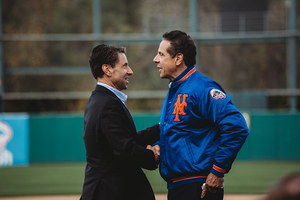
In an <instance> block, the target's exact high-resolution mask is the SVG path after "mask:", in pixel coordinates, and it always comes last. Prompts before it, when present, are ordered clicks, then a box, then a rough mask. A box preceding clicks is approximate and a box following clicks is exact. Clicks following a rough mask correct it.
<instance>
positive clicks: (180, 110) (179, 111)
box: [172, 94, 188, 122]
mask: <svg viewBox="0 0 300 200" xmlns="http://www.w3.org/2000/svg"><path fill="white" fill-rule="evenodd" d="M181 96H182V94H178V95H177V101H176V103H175V104H174V111H173V113H172V114H173V115H175V119H174V122H180V120H179V115H186V113H185V112H184V107H187V104H186V102H185V100H186V98H187V97H188V95H187V94H184V95H183V99H182V102H181V103H180V98H181Z"/></svg>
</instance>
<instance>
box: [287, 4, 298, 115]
mask: <svg viewBox="0 0 300 200" xmlns="http://www.w3.org/2000/svg"><path fill="white" fill-rule="evenodd" d="M296 9H297V5H296V0H290V4H289V33H290V35H289V38H288V63H289V67H288V69H289V70H288V73H287V74H288V89H290V90H295V89H297V71H296V65H297V64H296V63H297V57H296V49H297V47H296V37H295V36H294V32H295V31H296V12H297V10H296ZM290 111H291V112H296V111H297V96H291V97H290Z"/></svg>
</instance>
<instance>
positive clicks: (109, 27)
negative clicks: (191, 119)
mask: <svg viewBox="0 0 300 200" xmlns="http://www.w3.org/2000/svg"><path fill="white" fill-rule="evenodd" d="M226 2H227V3H234V1H233V0H201V1H199V5H198V15H199V17H200V19H201V21H200V27H201V28H200V32H202V33H207V34H211V33H212V34H215V33H218V32H220V31H222V30H220V27H219V28H217V25H216V23H215V22H216V19H217V18H218V16H219V14H220V13H221V12H222V10H223V11H224V10H225V11H226V9H227V8H226V6H225V7H224V5H226V4H225V3H226ZM243 2H244V3H245V5H247V3H248V4H249V0H243ZM251 2H252V3H251V4H249V5H251V6H248V7H247V6H246V7H245V6H244V7H243V8H240V9H244V10H243V11H245V12H254V11H255V12H262V11H261V10H259V9H260V8H261V6H256V7H255V5H253V4H264V5H263V6H262V9H265V10H263V11H264V12H267V13H268V30H267V31H283V30H286V29H287V12H288V5H287V2H288V1H286V0H263V1H251ZM232 5H234V4H232ZM189 9H190V6H189V2H188V1H186V0H174V1H167V0H110V1H105V0H102V1H101V31H102V33H104V34H128V33H130V34H135V33H139V34H157V35H160V36H161V35H162V34H163V33H164V32H166V31H170V30H173V29H180V30H183V31H186V32H189V30H190V27H189V22H188V20H189V12H190V10H189ZM255 9H257V10H255ZM297 10H298V11H299V10H300V9H299V4H298V8H297ZM237 11H239V10H233V12H237ZM298 13H299V12H298ZM298 18H299V16H298ZM2 19H3V22H2V23H3V34H86V33H93V32H94V27H93V23H94V22H93V1H92V0H59V1H58V0H52V1H49V0H26V1H24V0H2ZM298 21H299V20H298ZM298 27H299V22H298ZM224 30H225V29H224ZM237 34H240V32H237ZM262 34H263V33H262ZM113 45H118V46H125V47H126V49H127V53H126V55H127V58H128V61H129V65H130V67H131V68H132V69H133V71H134V74H133V76H132V77H131V78H130V84H129V89H128V91H156V90H163V91H167V90H168V80H161V79H160V77H159V72H158V70H157V68H156V65H155V64H154V63H153V58H154V56H155V55H156V52H157V48H158V45H159V43H154V44H143V43H139V44H137V43H134V44H117V43H116V44H113ZM94 46H95V43H94V42H86V41H85V42H83V41H55V42H54V41H50V42H49V41H48V42H47V41H5V42H4V46H3V52H4V53H3V60H4V61H3V62H4V63H3V65H4V68H5V70H8V69H16V70H18V69H22V68H30V69H40V68H43V67H44V68H49V67H51V68H60V67H70V74H60V75H59V74H51V75H50V74H49V75H48V74H43V75H32V74H31V75H24V74H7V75H5V77H4V86H5V87H4V91H5V92H6V93H13V92H16V93H23V92H72V91H75V92H78V91H85V92H89V91H92V90H93V89H94V87H95V83H96V82H95V80H94V79H93V77H92V75H91V74H72V73H71V70H73V69H74V67H86V68H89V65H88V58H89V54H90V52H91V50H92V48H93V47H94ZM286 46H287V44H286V42H284V41H272V42H264V43H262V42H259V43H222V44H198V65H199V68H198V69H199V71H200V72H201V73H203V74H204V75H206V76H208V77H210V78H212V79H214V80H216V81H217V82H219V83H220V84H221V85H222V86H223V87H224V89H225V90H226V91H250V90H266V89H284V88H287V82H288V80H287V62H288V61H287V48H286ZM297 49H298V51H297V52H298V54H297V57H298V58H299V57H300V53H299V52H300V51H299V42H298V44H297ZM299 74H300V69H299V64H298V67H297V77H298V82H297V88H299V85H300V83H299V80H300V78H299V77H300V76H299ZM86 101H87V99H43V100H38V99H33V100H19V99H18V100H16V99H15V100H5V102H4V103H5V112H52V111H55V112H59V111H62V112H65V111H70V112H74V111H75V112H82V111H83V110H84V105H85V103H86ZM298 102H299V98H298ZM299 104H300V103H298V105H299ZM161 105H162V99H157V98H153V99H151V98H150V99H130V96H129V100H128V107H129V109H130V110H133V111H139V110H143V111H158V110H160V108H161ZM298 107H299V106H298ZM288 108H289V101H288V98H287V97H269V98H268V109H288ZM298 109H299V108H298Z"/></svg>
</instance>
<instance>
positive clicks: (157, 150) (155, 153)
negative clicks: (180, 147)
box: [146, 145, 160, 164]
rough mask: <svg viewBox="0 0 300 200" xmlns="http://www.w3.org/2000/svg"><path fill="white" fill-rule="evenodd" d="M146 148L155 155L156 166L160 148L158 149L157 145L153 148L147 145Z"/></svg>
mask: <svg viewBox="0 0 300 200" xmlns="http://www.w3.org/2000/svg"><path fill="white" fill-rule="evenodd" d="M146 148H147V149H150V150H152V151H153V153H154V155H155V161H156V164H158V162H159V156H160V147H159V145H155V146H151V145H148V146H147V147H146Z"/></svg>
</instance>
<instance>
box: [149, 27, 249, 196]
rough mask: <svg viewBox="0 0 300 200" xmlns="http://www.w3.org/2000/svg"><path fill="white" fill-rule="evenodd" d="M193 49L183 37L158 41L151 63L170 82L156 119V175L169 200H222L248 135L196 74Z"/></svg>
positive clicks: (212, 85) (223, 99) (224, 98)
mask: <svg viewBox="0 0 300 200" xmlns="http://www.w3.org/2000/svg"><path fill="white" fill-rule="evenodd" d="M196 54H197V52H196V46H195V44H194V41H193V40H192V38H191V37H190V36H189V35H187V34H186V33H184V32H182V31H177V30H175V31H171V32H167V33H165V34H164V35H163V40H162V42H161V43H160V45H159V48H158V54H157V55H156V56H155V58H154V60H153V61H154V62H155V63H156V64H157V68H158V69H159V72H160V77H161V78H167V79H169V80H170V83H169V92H168V94H167V96H166V98H165V100H164V103H163V106H162V110H161V116H160V118H161V119H160V141H159V145H160V174H161V176H162V177H163V179H164V180H165V181H166V182H167V183H168V184H167V187H168V199H169V200H182V199H188V200H196V199H197V200H198V199H207V200H208V199H209V200H212V199H214V200H221V199H223V195H224V189H223V187H224V174H225V173H227V172H228V171H229V170H230V168H231V165H232V163H233V161H234V159H235V158H236V156H237V153H238V152H239V150H240V148H241V147H242V145H243V143H244V142H245V139H246V137H247V136H248V134H249V130H248V127H247V124H246V122H245V119H244V117H243V115H242V114H241V113H240V112H239V111H238V109H237V108H236V107H235V106H234V105H233V104H232V102H231V99H230V96H228V95H227V94H226V92H225V91H224V89H223V88H222V87H221V86H220V85H219V84H218V83H217V82H215V81H213V80H211V79H209V78H207V77H206V76H204V75H202V74H200V73H199V72H198V71H197V70H196V68H195V66H194V65H195V64H196Z"/></svg>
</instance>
